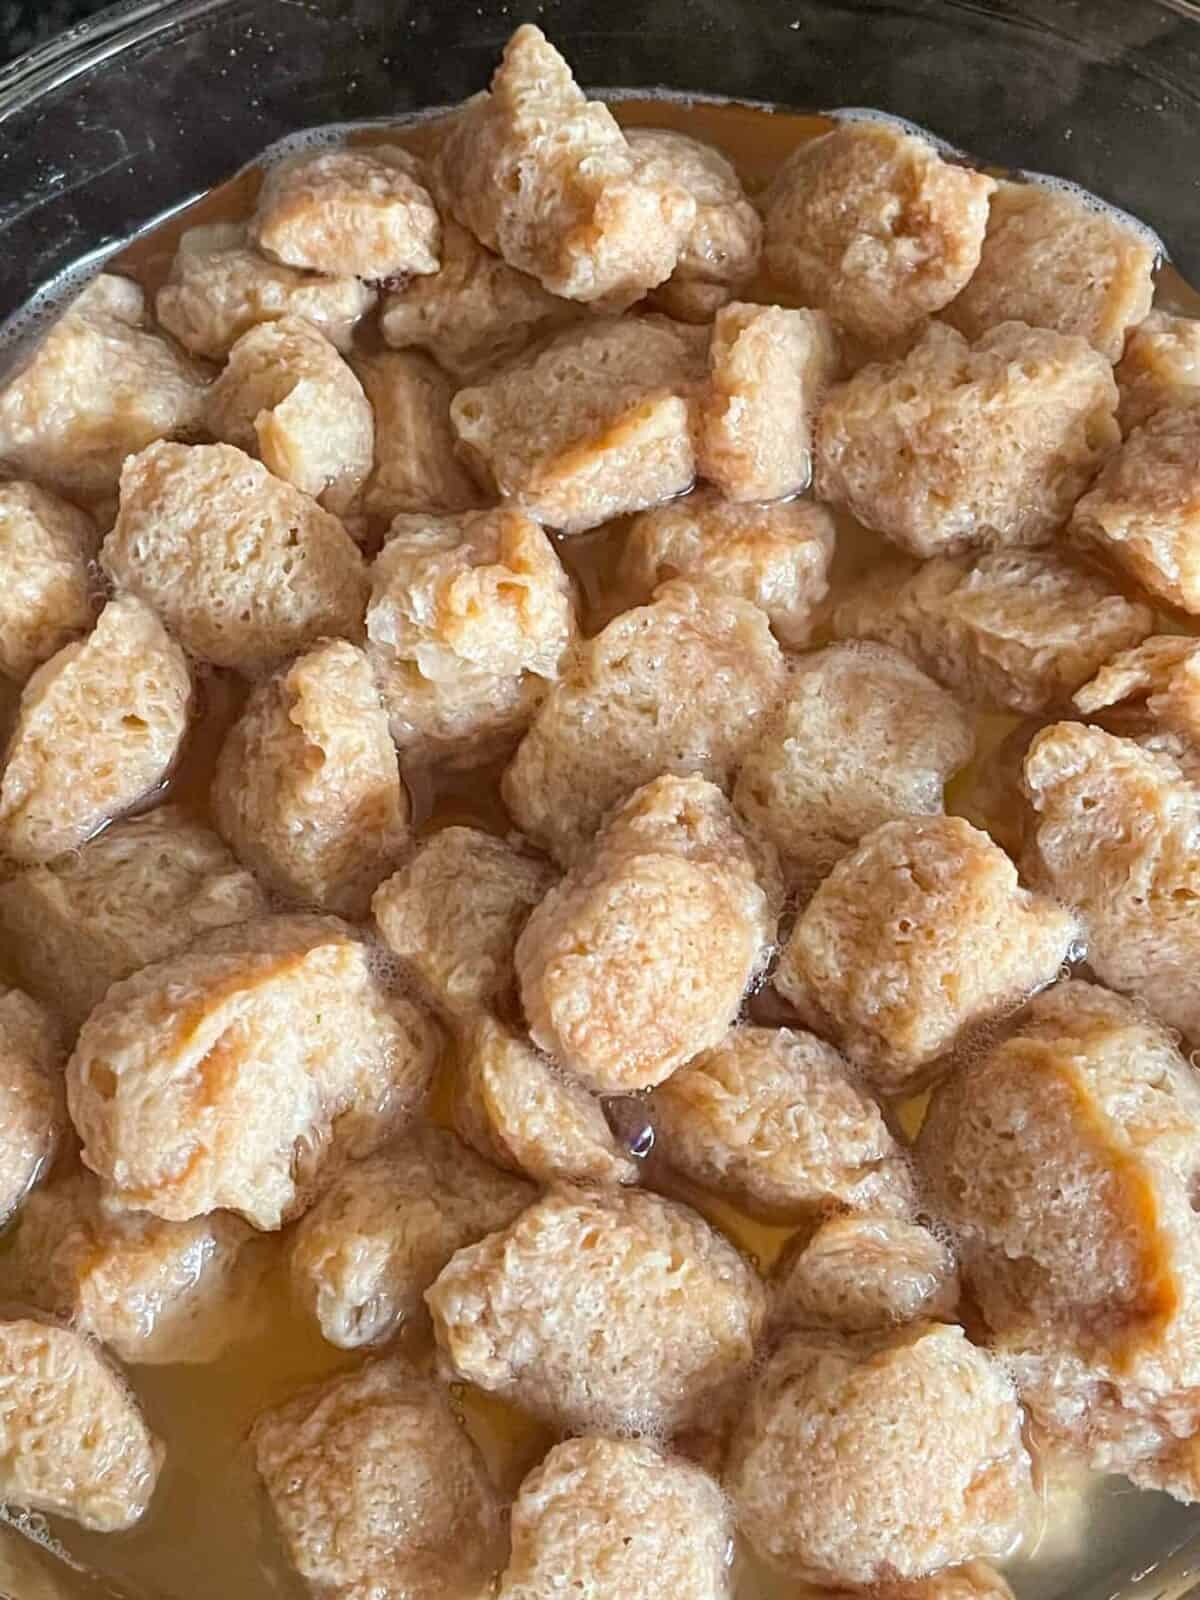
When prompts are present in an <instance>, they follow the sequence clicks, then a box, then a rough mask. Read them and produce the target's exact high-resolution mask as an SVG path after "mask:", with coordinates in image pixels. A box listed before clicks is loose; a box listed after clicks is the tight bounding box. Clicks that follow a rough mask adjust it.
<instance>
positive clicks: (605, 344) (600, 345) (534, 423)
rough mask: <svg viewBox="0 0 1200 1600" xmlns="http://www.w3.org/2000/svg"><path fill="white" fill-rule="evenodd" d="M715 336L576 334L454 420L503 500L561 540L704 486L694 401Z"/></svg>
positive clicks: (467, 453) (495, 382) (697, 332)
mask: <svg viewBox="0 0 1200 1600" xmlns="http://www.w3.org/2000/svg"><path fill="white" fill-rule="evenodd" d="M707 342H708V341H707V335H706V330H705V329H702V328H693V327H689V326H688V325H687V324H686V323H682V322H671V321H669V320H668V319H667V318H666V317H656V316H646V317H596V318H589V319H588V320H586V321H583V322H579V323H575V324H572V325H571V326H570V327H568V328H566V329H564V330H563V331H562V332H561V333H558V334H556V335H555V336H554V338H552V339H551V340H550V342H549V343H548V344H544V345H541V346H540V347H539V348H538V349H537V350H535V351H534V352H533V353H532V354H529V355H525V356H522V357H521V358H520V359H519V360H517V361H515V362H513V363H512V364H511V365H510V366H507V367H503V368H501V369H500V371H498V372H496V373H494V374H492V375H491V376H488V377H484V378H482V379H481V380H480V382H479V383H478V384H476V385H475V386H474V387H472V388H468V389H460V390H459V392H458V393H457V394H456V395H455V396H454V399H453V401H452V403H451V406H450V420H451V422H452V423H453V426H454V430H455V432H456V434H457V436H458V440H459V444H460V447H461V450H462V453H463V455H464V457H465V459H466V460H467V461H468V462H469V463H470V464H471V465H472V466H473V467H474V469H475V470H476V472H477V474H478V475H479V476H480V477H481V479H483V480H488V481H490V482H491V483H492V484H493V485H494V487H495V489H496V492H497V493H498V494H499V495H501V496H507V497H509V498H511V499H512V500H514V501H515V502H516V504H517V505H518V506H519V507H520V508H521V509H522V510H524V511H525V512H527V513H528V514H529V515H530V516H531V517H535V518H536V519H537V520H538V521H539V522H545V523H547V524H549V526H551V527H553V528H557V529H558V530H559V531H560V532H562V533H584V532H586V531H587V529H589V528H595V527H597V526H599V524H600V523H602V522H607V521H609V520H610V518H612V517H619V516H623V515H624V514H625V513H627V512H630V511H642V510H644V509H645V508H646V507H647V506H653V505H657V504H658V503H659V502H660V501H662V500H669V499H671V498H672V496H674V495H677V494H682V493H683V491H684V490H685V489H689V488H690V487H691V485H692V481H693V479H694V478H695V476H696V455H695V449H694V445H693V416H692V412H693V400H694V396H695V393H696V392H697V390H698V387H699V385H700V383H701V381H702V380H703V377H704V373H705V362H706V352H707Z"/></svg>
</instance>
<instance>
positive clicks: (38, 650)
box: [0, 483, 99, 683]
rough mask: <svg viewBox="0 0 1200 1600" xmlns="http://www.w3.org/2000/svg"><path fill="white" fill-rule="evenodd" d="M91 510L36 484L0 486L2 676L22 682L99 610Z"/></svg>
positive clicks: (0, 639) (94, 538)
mask: <svg viewBox="0 0 1200 1600" xmlns="http://www.w3.org/2000/svg"><path fill="white" fill-rule="evenodd" d="M98 543H99V540H98V538H97V534H96V525H95V523H94V522H93V521H92V519H91V517H89V516H88V515H87V513H86V512H84V511H80V510H79V509H78V507H77V506H73V505H71V504H70V503H69V502H68V501H66V500H60V499H59V498H58V496H57V495H53V494H48V493H47V492H46V490H45V489H39V488H38V487H37V485H36V484H34V483H5V484H0V570H3V572H4V586H3V589H0V673H3V674H4V675H5V676H7V677H9V678H12V679H15V681H16V682H17V683H24V681H25V679H26V678H28V676H29V674H30V673H31V672H32V671H33V669H34V668H35V667H38V666H41V664H42V662H43V661H48V660H49V659H50V657H51V656H52V655H54V654H56V652H57V651H59V650H61V649H62V647H63V646H64V645H65V644H70V642H71V640H72V639H74V638H77V637H78V635H80V634H81V633H86V632H87V630H88V629H89V628H90V627H91V625H92V621H93V619H94V618H95V615H96V612H97V611H98V610H99V597H98V595H97V593H96V582H95V579H94V577H93V575H92V570H91V562H92V558H93V557H94V556H95V554H96V547H97V544H98Z"/></svg>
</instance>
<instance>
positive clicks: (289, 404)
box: [204, 317, 375, 513]
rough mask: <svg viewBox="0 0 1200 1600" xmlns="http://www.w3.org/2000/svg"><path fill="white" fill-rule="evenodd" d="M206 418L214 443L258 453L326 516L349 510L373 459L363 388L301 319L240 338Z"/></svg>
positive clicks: (212, 391) (272, 324)
mask: <svg viewBox="0 0 1200 1600" xmlns="http://www.w3.org/2000/svg"><path fill="white" fill-rule="evenodd" d="M204 420H205V426H206V427H207V429H208V431H209V433H211V434H212V436H213V438H214V439H220V440H223V441H224V442H225V443H226V444H232V445H236V446H237V447H238V449H239V450H244V451H246V452H247V454H249V455H257V456H258V457H259V459H260V460H261V461H262V463H263V465H264V466H266V467H269V468H270V470H271V471H272V472H273V473H274V474H275V476H276V477H277V478H282V479H284V481H285V482H287V483H290V484H292V485H294V487H295V488H297V489H302V490H303V491H304V493H305V494H308V495H311V496H312V497H313V499H314V500H319V501H320V502H321V504H322V505H323V506H324V507H325V508H326V510H327V511H335V512H339V513H341V512H345V511H348V510H349V509H350V508H351V506H352V505H353V503H354V499H355V496H356V495H357V494H358V491H359V490H360V489H361V488H362V485H363V484H364V482H365V481H366V479H367V476H368V474H369V473H370V471H371V468H372V466H373V464H374V460H375V424H374V418H373V414H372V411H371V404H370V401H369V400H368V399H367V397H366V395H365V394H364V393H363V387H362V384H361V383H360V382H359V381H358V379H357V378H356V377H355V375H354V373H353V372H352V371H351V369H350V367H349V365H348V364H347V363H346V362H345V361H344V360H343V359H342V357H341V356H340V355H339V354H338V353H337V351H336V350H335V349H334V347H333V345H332V344H330V342H329V340H328V339H327V338H325V336H324V335H323V334H321V333H318V332H317V330H316V329H315V328H314V327H313V325H312V324H311V323H310V322H306V321H305V320H304V319H303V317H280V318H278V319H277V320H276V321H274V322H263V323H260V324H259V325H258V326H257V327H255V328H251V329H250V330H249V332H247V333H244V334H243V335H242V337H241V338H240V339H239V340H238V342H237V343H236V344H235V345H234V347H233V349H232V350H231V351H230V352H229V360H228V362H227V363H226V366H225V370H224V371H223V372H222V373H221V375H220V377H219V378H218V379H217V381H216V382H215V383H214V384H213V386H212V388H211V389H210V390H209V392H208V399H207V402H206V405H205V408H204Z"/></svg>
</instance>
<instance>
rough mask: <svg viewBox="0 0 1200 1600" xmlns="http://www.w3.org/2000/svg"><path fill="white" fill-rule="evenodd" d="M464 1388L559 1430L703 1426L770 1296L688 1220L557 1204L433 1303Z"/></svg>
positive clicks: (598, 1205) (724, 1401)
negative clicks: (471, 1387) (511, 1404)
mask: <svg viewBox="0 0 1200 1600" xmlns="http://www.w3.org/2000/svg"><path fill="white" fill-rule="evenodd" d="M425 1298H426V1301H427V1303H428V1305H429V1309H430V1311H431V1312H432V1314H433V1323H434V1331H435V1333H436V1335H437V1340H438V1344H439V1346H440V1348H441V1351H442V1354H443V1358H444V1360H445V1363H446V1364H447V1366H448V1367H449V1369H450V1370H452V1371H453V1372H454V1373H455V1374H456V1375H457V1376H458V1377H460V1378H463V1379H465V1380H466V1381H467V1382H469V1383H474V1384H477V1385H478V1386H479V1387H480V1388H481V1389H485V1390H487V1391H488V1392H489V1393H492V1394H498V1395H500V1396H502V1397H504V1398H506V1399H508V1400H511V1401H513V1402H514V1403H516V1404H517V1405H520V1406H523V1407H524V1408H525V1409H526V1410H528V1411H530V1412H532V1414H533V1415H534V1416H538V1417H541V1418H543V1419H544V1420H546V1421H547V1422H549V1423H551V1424H552V1425H553V1426H555V1427H559V1428H562V1429H569V1430H571V1431H581V1430H586V1429H599V1430H606V1431H613V1432H634V1433H651V1434H659V1435H666V1434H671V1433H675V1432H677V1431H679V1430H680V1429H682V1428H684V1427H686V1426H688V1425H692V1424H700V1423H704V1424H708V1423H711V1422H712V1421H713V1420H714V1418H715V1417H716V1416H717V1415H718V1414H719V1413H721V1412H722V1411H723V1410H724V1408H725V1407H727V1405H728V1404H729V1402H730V1401H731V1400H732V1399H733V1398H734V1396H735V1395H736V1394H737V1393H738V1392H739V1391H740V1388H741V1386H742V1384H743V1382H744V1380H745V1378H746V1376H747V1374H748V1372H749V1369H750V1363H751V1361H752V1359H753V1355H754V1344H755V1340H756V1338H757V1337H758V1334H759V1332H760V1330H761V1327H762V1322H763V1315H764V1309H765V1294H764V1290H763V1286H762V1284H761V1283H760V1281H759V1279H758V1277H757V1275H756V1274H755V1272H754V1271H753V1269H752V1268H751V1267H750V1266H749V1264H748V1263H747V1262H746V1261H745V1260H744V1259H743V1258H742V1256H740V1255H739V1254H738V1252H737V1251H736V1250H735V1249H734V1247H733V1246H732V1245H731V1244H729V1243H728V1241H727V1240H726V1239H724V1238H723V1237H722V1236H721V1235H720V1234H719V1233H717V1232H715V1231H714V1230H713V1229H712V1228H710V1227H709V1225H708V1224H707V1223H706V1222H705V1221H703V1219H702V1218H701V1217H699V1216H698V1215H697V1214H696V1213H695V1212H694V1211H691V1210H689V1209H688V1208H687V1207H686V1206H682V1205H679V1204H677V1203H676V1202H674V1201H671V1200H665V1199H663V1198H662V1197H661V1196H659V1195H655V1194H648V1193H644V1192H642V1191H640V1190H631V1189H616V1188H605V1189H596V1190H590V1189H556V1190H553V1191H551V1192H550V1193H549V1194H547V1195H546V1196H545V1197H544V1198H542V1199H541V1200H538V1201H537V1202H536V1203H535V1204H534V1205H532V1206H530V1207H529V1209H528V1210H527V1211H524V1212H523V1213H522V1214H521V1216H520V1217H518V1218H517V1220H516V1221H515V1222H514V1223H512V1224H511V1225H510V1226H509V1227H508V1228H506V1229H505V1230H504V1231H503V1232H501V1233H495V1234H492V1235H491V1236H490V1237H489V1238H487V1239H484V1240H482V1241H481V1242H480V1243H479V1244H475V1245H470V1246H468V1248H467V1249H465V1250H461V1251H459V1253H458V1254H457V1255H456V1256H455V1257H454V1258H453V1259H452V1260H451V1262H450V1264H449V1266H447V1267H446V1269H445V1270H444V1271H443V1273H442V1274H441V1276H440V1277H439V1278H438V1280H437V1282H436V1283H435V1284H434V1285H433V1287H432V1288H431V1289H430V1290H429V1292H428V1294H427V1295H426V1297H425Z"/></svg>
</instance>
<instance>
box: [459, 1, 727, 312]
mask: <svg viewBox="0 0 1200 1600" xmlns="http://www.w3.org/2000/svg"><path fill="white" fill-rule="evenodd" d="M438 174H439V180H440V182H439V192H440V193H441V194H442V195H443V196H444V198H445V199H446V200H447V201H448V203H449V206H450V209H451V210H452V211H453V213H454V215H455V216H456V217H457V218H458V220H459V221H460V222H461V223H463V224H464V225H465V226H466V227H468V228H470V230H471V232H472V233H473V234H474V235H475V237H476V238H477V239H479V240H481V241H482V242H483V243H484V244H485V245H487V247H488V249H489V250H495V251H496V252H497V253H498V254H499V255H501V256H503V257H504V259H505V261H507V262H508V264H509V265H510V266H512V267H516V268H518V269H519V270H520V271H522V272H528V273H529V274H530V275H531V276H532V277H534V278H536V279H537V280H538V281H539V282H540V283H541V285H542V287H543V288H545V289H548V290H550V292H551V293H553V294H557V295H562V296H564V297H565V298H566V299H569V300H583V301H586V302H588V303H589V304H593V305H598V306H602V307H606V308H612V309H615V310H622V309H624V307H626V306H628V305H632V303H633V302H634V301H635V300H639V299H640V298H641V297H642V295H643V294H644V293H645V292H646V290H647V289H652V288H654V287H655V285H656V284H660V283H662V282H663V281H664V280H665V279H667V278H669V277H670V275H671V273H672V272H673V270H674V268H675V265H676V263H677V261H678V260H679V255H680V252H681V250H682V249H683V248H684V244H685V241H686V240H687V239H688V237H689V234H690V232H691V229H692V227H693V225H694V223H695V220H696V202H695V200H694V199H693V197H692V195H691V194H690V193H689V191H688V189H687V188H686V187H685V185H684V183H683V182H681V181H679V180H678V179H677V178H675V177H674V176H673V175H672V174H671V173H670V172H659V171H656V170H650V171H647V172H646V173H645V174H644V175H643V173H642V172H641V171H640V170H639V165H638V162H637V160H636V158H635V155H634V152H633V150H632V149H631V148H630V146H629V143H628V142H627V140H626V138H625V135H624V134H623V133H622V132H621V130H620V128H619V127H618V126H617V123H616V121H615V120H614V118H613V115H612V113H611V112H610V111H609V109H608V107H607V106H605V105H603V104H602V103H601V102H600V101H598V100H589V99H587V97H586V96H585V95H584V93H583V90H582V89H580V87H579V85H578V84H577V83H576V82H575V79H574V78H573V76H572V75H571V69H570V67H569V66H568V65H567V63H566V62H565V61H564V60H563V58H562V56H561V55H559V53H558V51H557V50H556V49H555V48H554V46H553V45H552V44H551V43H550V42H549V40H548V39H547V38H546V36H545V34H543V33H542V31H541V29H540V28H536V27H534V26H532V25H531V24H528V23H527V24H525V26H523V27H520V28H518V29H517V31H516V32H515V33H514V34H513V36H512V38H511V39H509V41H508V44H507V45H506V46H505V49H504V55H503V57H502V59H501V62H500V65H499V67H497V69H496V72H495V75H494V76H493V78H492V85H491V90H490V91H489V92H487V93H485V94H480V95H476V96H475V97H474V99H472V100H469V101H468V102H467V104H466V105H465V106H464V107H463V108H462V110H461V111H460V112H459V113H458V116H457V117H456V119H455V122H454V124H453V126H452V127H451V128H450V130H449V131H448V133H447V135H446V137H445V140H444V141H443V144H442V147H441V150H440V151H439V156H438Z"/></svg>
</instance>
